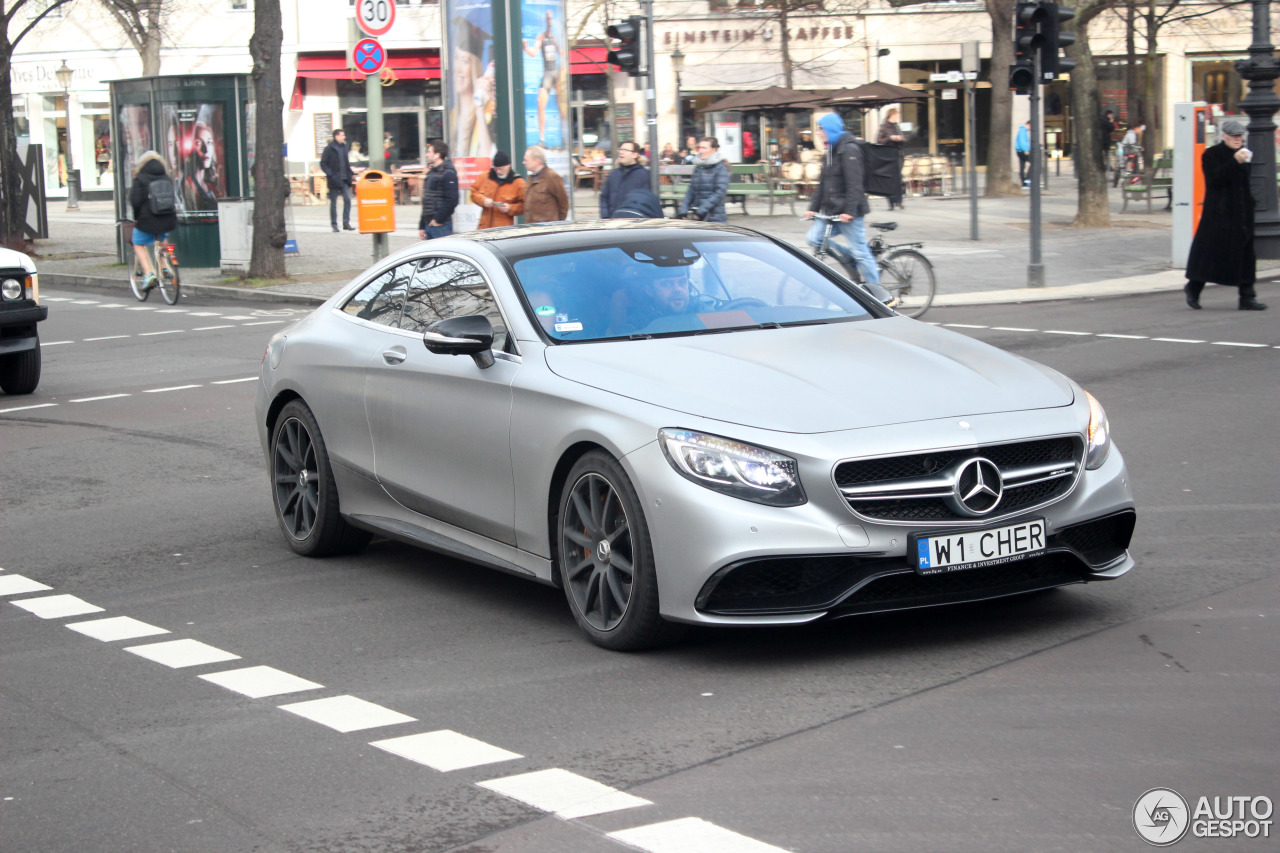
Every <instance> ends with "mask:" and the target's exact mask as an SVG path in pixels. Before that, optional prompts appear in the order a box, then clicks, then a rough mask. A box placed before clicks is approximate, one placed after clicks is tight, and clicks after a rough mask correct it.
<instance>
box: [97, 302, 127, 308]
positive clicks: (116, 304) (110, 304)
mask: <svg viewBox="0 0 1280 853" xmlns="http://www.w3.org/2000/svg"><path fill="white" fill-rule="evenodd" d="M102 307H103V308H123V307H124V306H123V305H121V304H120V303H119V302H108V303H107V304H106V305H103V306H102Z"/></svg>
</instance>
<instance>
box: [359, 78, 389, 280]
mask: <svg viewBox="0 0 1280 853" xmlns="http://www.w3.org/2000/svg"><path fill="white" fill-rule="evenodd" d="M364 100H365V108H366V109H367V110H368V112H366V113H365V117H366V121H367V124H366V127H367V128H368V129H369V168H370V169H376V170H378V171H379V172H384V171H386V169H387V156H386V146H384V145H383V140H382V78H380V77H379V76H378V75H377V74H370V75H369V76H367V77H365V78H364ZM387 247H388V241H387V235H386V234H374V235H373V260H374V263H377V262H378V261H380V260H382V259H383V258H385V257H386V256H387V251H388V248H387Z"/></svg>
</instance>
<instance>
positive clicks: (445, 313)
mask: <svg viewBox="0 0 1280 853" xmlns="http://www.w3.org/2000/svg"><path fill="white" fill-rule="evenodd" d="M472 314H483V315H484V316H485V317H488V318H489V322H490V323H492V324H493V348H494V349H495V350H499V351H501V350H502V349H503V347H505V346H506V343H507V329H506V325H505V324H504V323H503V321H502V313H501V312H500V311H499V310H498V305H497V302H495V301H494V298H493V293H492V292H491V291H490V290H489V285H487V284H485V280H484V276H482V275H480V271H479V270H477V269H476V268H475V267H473V266H472V265H471V264H469V263H467V262H466V261H459V260H456V259H454V258H426V259H424V260H422V261H421V262H420V263H419V266H418V273H417V275H415V276H414V277H413V281H412V282H410V284H409V292H408V294H407V296H406V297H405V303H404V320H403V322H401V324H400V325H401V328H404V329H410V330H412V331H415V332H425V331H426V330H427V327H428V326H430V325H431V324H432V323H435V322H438V321H440V320H448V319H450V318H452V317H467V316H469V315H472Z"/></svg>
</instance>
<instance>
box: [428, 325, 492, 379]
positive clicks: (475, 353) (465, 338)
mask: <svg viewBox="0 0 1280 853" xmlns="http://www.w3.org/2000/svg"><path fill="white" fill-rule="evenodd" d="M422 343H423V345H424V346H426V348H427V350H428V351H430V352H433V353H435V354H436V355H469V356H471V357H472V358H473V359H475V362H476V366H477V367H479V368H481V369H482V370H483V369H484V368H486V367H491V366H492V365H493V324H492V323H490V322H489V318H488V317H485V316H484V315H482V314H472V315H470V316H468V317H450V318H449V319H448V320H440V321H438V322H435V323H432V324H431V325H430V326H428V327H427V330H426V331H425V332H423V333H422Z"/></svg>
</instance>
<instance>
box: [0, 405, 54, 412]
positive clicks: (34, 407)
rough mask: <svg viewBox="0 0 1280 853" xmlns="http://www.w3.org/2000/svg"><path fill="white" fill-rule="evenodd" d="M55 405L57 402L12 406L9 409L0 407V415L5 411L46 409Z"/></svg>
mask: <svg viewBox="0 0 1280 853" xmlns="http://www.w3.org/2000/svg"><path fill="white" fill-rule="evenodd" d="M56 405H58V404H57V403H36V404H34V405H31V406H14V407H13V408H11V409H0V415H3V414H4V413H5V412H25V411H27V409H48V408H50V407H51V406H56Z"/></svg>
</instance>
